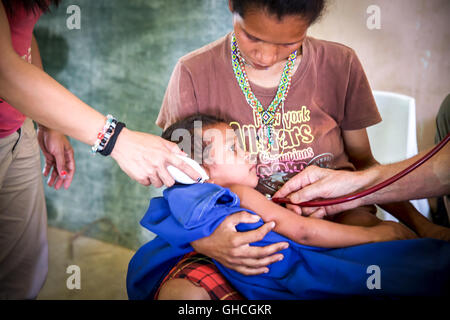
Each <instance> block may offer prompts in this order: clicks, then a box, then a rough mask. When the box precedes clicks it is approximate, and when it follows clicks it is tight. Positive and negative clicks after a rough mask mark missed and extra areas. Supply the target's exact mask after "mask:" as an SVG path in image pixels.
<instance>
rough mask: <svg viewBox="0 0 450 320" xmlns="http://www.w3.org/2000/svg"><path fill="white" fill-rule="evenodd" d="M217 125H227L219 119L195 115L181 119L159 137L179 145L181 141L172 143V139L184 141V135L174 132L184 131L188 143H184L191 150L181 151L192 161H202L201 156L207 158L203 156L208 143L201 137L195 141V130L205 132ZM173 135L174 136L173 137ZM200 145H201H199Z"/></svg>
mask: <svg viewBox="0 0 450 320" xmlns="http://www.w3.org/2000/svg"><path fill="white" fill-rule="evenodd" d="M218 124H228V123H227V122H226V121H225V120H223V119H220V118H218V117H215V116H210V115H206V114H195V115H192V116H189V117H187V118H184V119H181V120H179V121H177V122H175V123H174V124H172V125H170V126H169V127H168V128H167V129H166V130H164V132H163V133H162V134H161V137H162V138H164V139H166V140H168V141H172V142H175V143H180V142H181V141H174V140H173V139H180V138H182V139H184V138H185V137H186V135H183V134H181V135H178V134H177V133H175V131H176V130H179V129H181V130H186V131H185V132H184V133H187V134H188V135H189V139H190V141H188V142H187V143H186V141H184V142H185V143H186V145H190V147H191V150H183V151H184V152H186V153H187V154H188V155H189V156H190V157H191V158H192V159H194V160H196V161H203V160H205V159H203V156H207V155H206V154H203V152H204V150H205V149H206V147H208V145H210V142H209V141H205V139H203V138H202V137H199V138H200V139H198V138H197V139H196V138H195V137H196V132H195V131H196V130H198V129H202V130H205V129H207V128H210V127H212V126H215V125H218ZM174 133H175V135H176V136H174ZM200 143H201V145H200Z"/></svg>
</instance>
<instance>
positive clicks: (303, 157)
mask: <svg viewBox="0 0 450 320" xmlns="http://www.w3.org/2000/svg"><path fill="white" fill-rule="evenodd" d="M230 35H231V34H228V35H226V36H225V37H223V38H221V39H219V40H217V41H215V42H213V43H210V44H208V45H206V46H205V47H203V48H200V49H198V50H195V51H193V52H191V53H189V54H187V55H186V56H184V57H182V58H181V59H180V60H179V61H178V63H177V65H176V66H175V69H174V71H173V74H172V77H171V79H170V82H169V85H168V88H167V91H166V94H165V97H164V101H163V104H162V107H161V111H160V113H159V115H158V119H157V121H156V123H157V125H158V126H160V127H161V128H163V129H165V128H167V126H169V125H171V124H172V123H174V122H175V121H177V120H179V119H182V118H184V117H187V116H190V115H192V114H195V113H204V114H210V115H215V116H218V117H220V118H222V119H226V120H227V121H229V123H230V125H231V126H232V127H233V128H234V129H236V130H238V131H237V133H238V134H240V135H241V138H242V137H243V138H245V139H243V140H245V143H244V147H245V149H246V150H247V151H249V152H250V153H251V154H252V155H255V156H256V155H257V156H258V158H259V161H258V163H259V164H258V167H257V168H258V175H259V177H260V185H259V186H258V190H260V191H261V192H263V193H269V194H273V193H274V192H275V191H276V190H277V189H279V188H280V187H281V185H282V184H283V183H284V182H285V181H287V179H289V178H290V177H292V176H293V175H295V174H296V173H298V172H300V171H301V170H303V169H304V168H305V167H306V166H308V165H311V164H315V165H318V166H321V167H328V168H335V169H349V170H354V169H355V168H354V166H353V164H351V163H350V162H349V160H348V157H347V155H346V153H345V150H344V143H343V139H342V136H341V130H356V129H363V128H366V127H368V126H371V125H374V124H376V123H378V122H380V121H381V117H380V115H379V113H378V109H377V106H376V104H375V100H374V98H373V95H372V91H371V89H370V86H369V83H368V81H367V78H366V75H365V73H364V70H363V68H362V66H361V63H360V61H359V60H358V58H357V56H356V54H355V52H354V51H353V50H352V49H351V48H348V47H346V46H344V45H342V44H338V43H334V42H330V41H324V40H318V39H314V38H311V37H307V38H306V40H305V41H304V43H303V47H302V53H303V55H302V58H301V62H300V64H299V66H298V68H297V70H296V72H295V73H294V75H293V76H292V82H291V88H290V90H289V92H288V95H287V97H286V100H285V104H284V110H282V109H281V108H280V110H279V112H278V113H277V116H276V119H275V125H274V129H275V135H274V137H275V138H274V141H276V143H274V144H273V145H272V147H269V148H268V147H267V145H266V144H263V143H259V142H258V140H257V138H256V137H257V136H258V128H260V123H258V122H257V117H256V113H255V112H254V111H253V109H252V108H251V107H250V106H249V104H248V103H247V100H246V99H245V96H244V94H243V93H242V91H241V88H240V87H239V84H238V83H237V80H236V77H235V75H234V72H233V67H232V65H231V53H230V50H231V49H230ZM250 85H251V88H252V91H253V93H254V94H255V95H256V97H257V98H258V100H259V101H260V102H261V104H262V105H263V106H264V108H267V107H268V106H269V105H270V103H271V102H272V100H273V98H274V96H275V93H276V91H277V88H276V87H275V88H263V87H260V86H257V85H255V84H253V83H250ZM259 141H262V139H261V140H259ZM267 154H269V156H267ZM277 155H278V156H277Z"/></svg>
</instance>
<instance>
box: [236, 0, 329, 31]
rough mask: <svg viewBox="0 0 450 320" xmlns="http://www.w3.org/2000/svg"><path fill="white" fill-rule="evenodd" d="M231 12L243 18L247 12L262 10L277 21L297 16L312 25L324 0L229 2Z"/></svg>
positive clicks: (243, 0) (320, 11) (249, 0)
mask: <svg viewBox="0 0 450 320" xmlns="http://www.w3.org/2000/svg"><path fill="white" fill-rule="evenodd" d="M230 1H231V7H232V10H233V12H236V13H238V14H239V15H240V16H241V17H244V15H245V13H246V12H247V11H248V10H252V9H253V10H254V9H263V10H266V11H267V13H269V14H275V15H277V17H278V19H279V20H281V18H282V17H284V16H286V15H299V16H302V17H303V18H306V19H307V20H308V22H309V24H310V25H311V24H313V23H314V22H315V21H316V20H317V19H318V18H319V17H320V16H321V14H322V11H323V9H324V8H325V2H326V0H230Z"/></svg>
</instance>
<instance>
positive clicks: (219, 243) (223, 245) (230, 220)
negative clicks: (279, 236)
mask: <svg viewBox="0 0 450 320" xmlns="http://www.w3.org/2000/svg"><path fill="white" fill-rule="evenodd" d="M259 220H260V218H259V217H258V216H257V215H254V214H251V213H248V212H246V211H241V212H237V213H234V214H232V215H230V216H228V217H227V218H226V219H225V220H224V221H223V222H222V223H221V224H220V225H219V227H217V229H216V230H215V231H214V232H213V233H212V234H211V235H210V236H209V237H206V238H202V239H199V240H197V241H193V242H192V243H191V245H192V247H193V248H194V249H195V251H197V252H199V253H201V254H204V255H206V256H208V257H211V258H213V259H215V260H217V261H219V262H220V263H221V264H223V265H224V266H225V267H227V268H230V269H233V270H235V271H237V272H240V273H242V274H244V275H256V274H261V273H265V272H268V271H269V269H268V268H267V265H269V264H271V263H274V262H277V261H280V260H281V259H283V255H282V254H280V253H279V254H275V253H276V252H278V251H280V250H283V249H286V248H287V247H288V246H289V244H288V243H287V242H278V243H274V244H271V245H268V246H265V247H257V246H251V245H250V243H252V242H256V241H259V240H262V239H263V238H264V237H265V235H266V234H267V233H268V232H269V231H270V230H272V229H273V227H274V225H275V224H274V223H273V222H268V223H266V224H264V225H263V226H261V227H260V228H258V229H256V230H252V231H247V232H238V231H237V230H236V225H238V224H239V223H255V222H258V221H259Z"/></svg>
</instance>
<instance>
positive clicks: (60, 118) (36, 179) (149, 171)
mask: <svg viewBox="0 0 450 320" xmlns="http://www.w3.org/2000/svg"><path fill="white" fill-rule="evenodd" d="M58 2H59V1H58V0H52V1H50V0H2V1H0V52H1V56H0V299H34V298H36V296H37V295H38V293H39V290H40V289H41V287H42V285H43V283H44V281H45V278H46V275H47V270H48V252H47V251H48V248H47V237H46V232H47V229H46V228H47V220H46V219H47V218H46V207H45V199H44V191H43V186H42V179H41V175H40V172H41V169H40V159H39V146H40V147H41V150H42V152H43V154H44V156H45V161H46V163H45V167H44V172H43V173H44V175H45V176H47V175H49V174H50V179H49V181H48V184H49V185H50V186H54V187H55V188H56V189H59V188H61V187H62V186H64V188H68V187H69V186H70V184H71V182H72V178H73V175H74V173H75V161H74V155H73V149H72V147H71V145H70V143H69V141H68V140H67V138H66V137H65V134H66V135H69V136H71V137H73V138H75V139H78V140H80V141H81V142H84V143H86V144H89V145H92V147H91V150H92V152H93V153H100V154H102V155H104V156H107V155H111V156H112V157H113V158H114V159H115V160H116V161H117V163H118V164H119V166H120V167H121V169H122V170H123V171H124V172H125V173H127V174H128V175H129V176H130V178H132V179H134V180H136V181H137V182H139V183H141V184H143V185H146V186H148V185H150V184H152V185H153V186H155V187H161V186H162V185H167V186H171V185H173V183H174V180H173V179H172V177H171V176H170V175H169V173H168V172H167V170H166V167H167V166H168V165H170V164H171V165H174V166H175V167H178V168H179V169H181V170H183V171H184V172H186V173H187V174H188V175H189V176H191V177H192V178H193V179H198V178H199V177H200V176H199V174H198V173H196V172H195V171H194V170H193V169H192V168H191V167H190V166H189V165H187V164H185V163H184V162H183V161H182V160H180V159H179V158H178V157H177V156H176V155H177V154H183V153H182V152H181V151H180V149H179V148H178V146H177V145H176V144H173V143H170V142H168V141H166V140H164V139H162V138H160V137H157V136H155V135H151V134H147V133H142V132H136V131H132V130H129V129H127V128H126V127H125V124H123V123H122V122H120V121H118V120H117V119H116V118H115V117H113V116H111V115H108V116H107V117H105V116H104V115H102V114H101V113H99V112H97V111H96V110H94V109H93V108H91V107H89V106H88V105H86V104H85V103H83V102H82V101H81V100H80V99H78V98H77V97H76V96H74V95H73V94H71V93H70V92H69V91H68V90H66V89H65V88H64V87H62V86H61V85H60V84H59V83H58V82H56V81H55V80H54V79H52V78H51V77H50V76H49V75H48V74H46V73H45V72H44V71H43V70H42V63H41V59H40V55H39V49H38V46H37V42H36V39H35V38H34V36H33V28H34V26H35V24H36V22H37V21H38V19H39V17H40V16H41V14H42V13H43V12H45V11H46V10H47V9H48V7H49V5H50V4H52V3H53V4H57V3H58ZM33 120H34V121H35V122H36V123H37V124H38V126H39V130H38V133H37V134H36V131H35V129H34V126H33ZM50 172H51V173H50Z"/></svg>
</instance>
